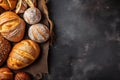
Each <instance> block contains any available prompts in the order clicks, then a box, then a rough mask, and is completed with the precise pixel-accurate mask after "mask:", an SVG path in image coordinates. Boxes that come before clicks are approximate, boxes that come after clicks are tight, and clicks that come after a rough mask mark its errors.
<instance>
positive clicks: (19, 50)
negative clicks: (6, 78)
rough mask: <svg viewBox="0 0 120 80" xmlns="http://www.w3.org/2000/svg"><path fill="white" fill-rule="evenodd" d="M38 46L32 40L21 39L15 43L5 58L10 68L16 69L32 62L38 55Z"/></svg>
mask: <svg viewBox="0 0 120 80" xmlns="http://www.w3.org/2000/svg"><path fill="white" fill-rule="evenodd" d="M39 54H40V48H39V46H38V44H37V43H35V42H34V41H32V40H23V41H21V42H19V43H17V44H16V45H15V46H14V47H13V49H12V51H11V52H10V55H9V57H8V60H7V65H8V67H9V68H10V69H13V70H18V69H21V68H24V67H26V66H28V65H30V64H32V63H33V62H34V61H35V60H36V59H37V58H38V56H39Z"/></svg>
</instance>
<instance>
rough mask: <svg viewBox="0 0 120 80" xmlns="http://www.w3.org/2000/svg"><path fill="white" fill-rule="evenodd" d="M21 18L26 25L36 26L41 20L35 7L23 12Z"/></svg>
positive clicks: (39, 13)
mask: <svg viewBox="0 0 120 80" xmlns="http://www.w3.org/2000/svg"><path fill="white" fill-rule="evenodd" d="M23 17H24V20H25V21H26V22H27V23H28V24H36V23H38V22H39V21H40V20H41V12H40V10H39V9H38V8H35V7H32V8H28V9H27V10H26V11H25V12H24V15H23Z"/></svg>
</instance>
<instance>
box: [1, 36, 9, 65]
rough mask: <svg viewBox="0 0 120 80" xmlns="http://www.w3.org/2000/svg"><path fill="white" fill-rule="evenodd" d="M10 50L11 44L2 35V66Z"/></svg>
mask: <svg viewBox="0 0 120 80" xmlns="http://www.w3.org/2000/svg"><path fill="white" fill-rule="evenodd" d="M10 49H11V45H10V43H9V42H8V41H7V40H6V39H4V38H3V37H2V36H1V35H0V66H1V65H2V64H3V63H4V62H5V61H6V59H7V57H8V55H9V52H10Z"/></svg>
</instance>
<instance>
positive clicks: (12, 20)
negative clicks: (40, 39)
mask: <svg viewBox="0 0 120 80" xmlns="http://www.w3.org/2000/svg"><path fill="white" fill-rule="evenodd" d="M24 32H25V22H24V21H23V20H22V19H21V18H20V17H19V16H17V15H16V14H15V13H14V12H11V11H7V12H4V13H2V14H1V15H0V33H1V34H2V36H3V37H4V38H6V39H7V40H9V41H12V42H18V41H20V40H21V39H22V38H23V36H24Z"/></svg>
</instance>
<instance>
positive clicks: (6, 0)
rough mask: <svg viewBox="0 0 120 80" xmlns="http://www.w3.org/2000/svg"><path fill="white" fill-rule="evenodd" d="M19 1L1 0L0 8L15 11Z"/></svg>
mask: <svg viewBox="0 0 120 80" xmlns="http://www.w3.org/2000/svg"><path fill="white" fill-rule="evenodd" d="M16 3H17V0H0V6H1V7H2V8H4V9H5V10H13V9H14V8H15V6H16Z"/></svg>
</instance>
